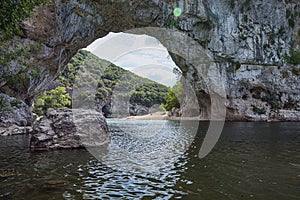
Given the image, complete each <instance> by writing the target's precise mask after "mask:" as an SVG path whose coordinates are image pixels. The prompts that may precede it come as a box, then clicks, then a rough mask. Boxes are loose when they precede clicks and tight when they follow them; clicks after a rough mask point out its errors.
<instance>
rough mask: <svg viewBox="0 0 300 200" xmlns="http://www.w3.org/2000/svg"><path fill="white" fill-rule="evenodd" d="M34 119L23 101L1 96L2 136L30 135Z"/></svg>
mask: <svg viewBox="0 0 300 200" xmlns="http://www.w3.org/2000/svg"><path fill="white" fill-rule="evenodd" d="M34 119H35V118H34V116H33V115H32V114H31V111H30V109H29V107H28V105H26V104H25V103H24V102H23V101H20V100H18V99H16V98H14V97H9V96H8V95H6V94H0V136H6V135H15V134H26V133H30V132H31V131H32V129H31V127H30V125H31V124H32V122H33V121H34Z"/></svg>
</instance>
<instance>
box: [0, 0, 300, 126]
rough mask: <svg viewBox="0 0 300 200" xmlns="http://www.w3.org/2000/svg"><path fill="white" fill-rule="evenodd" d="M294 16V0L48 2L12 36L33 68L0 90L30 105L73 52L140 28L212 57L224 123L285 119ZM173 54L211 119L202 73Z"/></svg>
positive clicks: (299, 8) (294, 99) (291, 96)
mask: <svg viewBox="0 0 300 200" xmlns="http://www.w3.org/2000/svg"><path fill="white" fill-rule="evenodd" d="M175 7H179V8H181V10H182V14H181V15H180V16H179V17H175V16H174V15H173V10H174V8H175ZM299 13H300V2H299V1H296V0H295V1H294V0H292V1H281V0H265V1H261V0H252V1H249V0H242V1H237V0H214V1H210V0H178V1H170V0H167V1H159V0H145V1H140V0H123V1H113V0H107V1H91V0H81V1H78V0H75V1H62V0H53V3H52V4H51V5H46V6H40V7H39V8H37V10H36V13H35V16H33V17H32V18H31V19H28V20H26V21H25V22H24V23H23V27H22V29H23V32H24V35H22V37H19V36H16V37H15V38H14V41H18V40H19V41H20V44H22V45H26V44H27V45H34V44H36V43H37V44H38V46H39V48H38V49H37V50H36V52H35V53H34V55H33V56H32V57H30V58H28V59H26V58H24V59H25V60H26V61H27V62H28V63H31V65H30V68H29V69H28V71H29V72H28V73H26V74H28V76H29V77H27V78H26V79H25V80H26V81H23V82H22V87H16V88H13V87H12V86H9V84H7V80H1V84H0V89H1V90H2V92H5V91H8V90H9V91H11V92H13V94H14V96H15V97H17V98H20V99H23V100H24V101H25V102H26V103H27V104H31V103H32V101H33V99H34V97H35V96H36V95H37V94H38V93H40V92H41V91H43V90H45V89H46V88H47V86H48V85H49V83H50V82H51V81H52V80H54V79H55V78H56V77H57V76H58V75H59V74H60V73H61V71H62V70H63V69H64V66H65V65H66V64H67V63H68V61H69V60H70V58H71V57H72V56H73V55H74V54H75V53H76V52H77V50H78V49H80V48H83V47H86V46H87V45H88V44H90V43H91V42H93V41H94V40H95V39H97V38H99V37H103V36H105V35H106V34H107V33H109V32H120V31H125V30H128V29H132V28H137V27H147V26H154V27H165V28H171V29H176V30H179V31H181V32H182V33H184V34H186V35H188V36H190V37H191V38H192V39H194V40H195V41H197V42H198V43H199V44H200V45H201V46H202V47H203V48H204V49H205V51H206V52H207V54H208V55H210V56H211V58H212V60H213V62H214V63H215V65H216V67H217V68H218V70H219V71H220V73H221V75H222V80H223V83H224V85H225V87H226V92H227V98H228V101H227V104H226V106H227V108H228V110H227V113H228V115H227V117H228V119H230V120H252V119H253V120H259V119H263V120H273V119H276V118H278V119H280V120H285V118H284V116H286V115H280V117H279V114H278V113H279V110H293V111H295V112H296V111H297V110H299V99H300V98H299V88H300V86H299V65H295V63H294V64H293V65H289V64H287V62H286V60H285V59H284V57H285V56H284V55H285V54H287V55H288V54H289V53H290V49H291V48H292V49H294V50H296V51H298V50H297V49H299V41H300V32H299V28H300V20H299V19H300V14H299ZM17 39H18V40H17ZM15 46H17V45H15ZM36 46H37V45H36ZM171 56H172V57H173V60H174V61H175V62H176V63H177V64H178V66H179V67H180V68H181V69H182V71H183V72H184V73H183V74H184V75H185V76H186V78H187V79H188V81H189V82H190V83H191V84H192V85H193V87H194V89H195V91H196V94H197V97H198V100H199V103H200V108H201V111H202V114H201V115H202V116H203V118H209V116H210V112H209V109H210V101H209V94H208V91H207V90H206V89H205V86H204V85H203V84H202V83H203V80H201V79H202V78H201V76H200V71H201V69H199V68H197V67H195V66H192V65H190V63H183V62H181V60H180V58H179V57H176V56H174V55H171ZM10 64H11V67H7V68H4V69H3V70H1V72H0V76H2V75H3V74H6V75H7V74H8V75H9V74H12V73H13V74H14V73H15V74H20V73H21V72H22V70H23V68H22V66H23V65H20V64H18V62H11V63H10ZM23 76H24V75H22V76H20V77H23ZM6 77H7V76H6ZM5 81H6V82H5ZM4 86H5V87H4ZM272 98H273V99H272ZM273 101H276V103H275V104H276V105H275V104H274V102H273ZM289 104H293V105H292V106H289ZM255 108H257V109H255ZM253 109H254V110H253ZM264 113H265V114H264ZM264 115H265V116H264ZM293 116H298V115H293ZM288 119H290V117H288ZM288 119H287V120H288ZM298 120H299V119H298Z"/></svg>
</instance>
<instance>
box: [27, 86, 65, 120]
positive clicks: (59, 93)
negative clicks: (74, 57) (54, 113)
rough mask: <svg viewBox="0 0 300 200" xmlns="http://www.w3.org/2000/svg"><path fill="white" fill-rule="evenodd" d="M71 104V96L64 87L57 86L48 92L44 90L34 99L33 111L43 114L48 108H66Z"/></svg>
mask: <svg viewBox="0 0 300 200" xmlns="http://www.w3.org/2000/svg"><path fill="white" fill-rule="evenodd" d="M70 105H71V97H70V95H69V94H68V93H67V92H66V88H65V87H61V86H59V87H57V88H55V89H53V90H51V91H50V92H48V93H46V92H44V93H43V94H42V95H41V96H40V97H38V98H37V99H36V102H35V105H34V109H33V112H34V113H36V114H37V115H44V114H45V113H46V112H47V110H48V109H50V108H54V109H55V108H66V107H68V106H70Z"/></svg>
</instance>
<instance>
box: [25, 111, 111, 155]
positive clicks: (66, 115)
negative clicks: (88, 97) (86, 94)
mask: <svg viewBox="0 0 300 200" xmlns="http://www.w3.org/2000/svg"><path fill="white" fill-rule="evenodd" d="M109 139H110V138H109V135H108V127H107V123H106V121H105V118H104V116H103V115H102V113H100V112H97V111H95V110H88V109H67V108H66V109H57V110H49V111H48V112H47V113H46V115H45V116H44V117H41V118H40V119H38V120H37V122H36V123H35V124H34V126H33V133H32V136H31V139H30V149H31V150H48V149H70V148H82V147H84V146H99V145H103V144H107V143H108V142H109Z"/></svg>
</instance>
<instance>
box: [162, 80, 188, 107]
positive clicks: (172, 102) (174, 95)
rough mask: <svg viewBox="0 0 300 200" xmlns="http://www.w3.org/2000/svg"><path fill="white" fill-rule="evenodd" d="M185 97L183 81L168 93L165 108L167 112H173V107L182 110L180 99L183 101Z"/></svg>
mask: <svg viewBox="0 0 300 200" xmlns="http://www.w3.org/2000/svg"><path fill="white" fill-rule="evenodd" d="M183 97H184V92H183V87H182V81H181V80H180V81H178V82H177V83H176V84H175V85H174V87H173V88H172V89H170V90H169V91H168V94H167V96H166V104H165V105H164V108H165V109H166V110H167V111H171V110H172V108H173V107H175V108H180V102H179V99H182V98H183Z"/></svg>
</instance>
